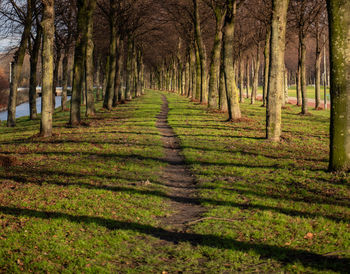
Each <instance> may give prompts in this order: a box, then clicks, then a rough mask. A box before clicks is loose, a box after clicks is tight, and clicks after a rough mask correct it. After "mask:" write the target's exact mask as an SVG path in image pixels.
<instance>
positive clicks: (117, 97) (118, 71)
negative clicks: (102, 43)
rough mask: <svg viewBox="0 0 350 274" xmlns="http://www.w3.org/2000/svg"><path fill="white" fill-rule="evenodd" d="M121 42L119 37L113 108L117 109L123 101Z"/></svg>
mask: <svg viewBox="0 0 350 274" xmlns="http://www.w3.org/2000/svg"><path fill="white" fill-rule="evenodd" d="M121 44H122V43H121V40H120V36H119V35H118V37H117V47H116V50H117V52H116V55H117V59H116V69H115V76H114V81H115V82H114V95H113V104H112V106H113V107H116V106H117V105H118V103H119V102H120V101H121V69H122V68H121V59H122V53H121Z"/></svg>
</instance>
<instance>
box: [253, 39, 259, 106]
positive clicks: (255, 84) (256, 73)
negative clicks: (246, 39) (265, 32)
mask: <svg viewBox="0 0 350 274" xmlns="http://www.w3.org/2000/svg"><path fill="white" fill-rule="evenodd" d="M259 69H260V45H259V44H258V45H257V49H256V60H255V68H254V78H253V90H252V96H251V104H254V103H255V100H256V96H257V93H258V87H259Z"/></svg>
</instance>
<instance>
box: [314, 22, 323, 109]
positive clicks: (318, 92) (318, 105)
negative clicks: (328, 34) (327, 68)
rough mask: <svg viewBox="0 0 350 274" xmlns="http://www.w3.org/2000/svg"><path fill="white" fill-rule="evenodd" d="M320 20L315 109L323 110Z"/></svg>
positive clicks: (317, 26) (317, 31)
mask: <svg viewBox="0 0 350 274" xmlns="http://www.w3.org/2000/svg"><path fill="white" fill-rule="evenodd" d="M318 20H319V19H318V18H317V22H316V62H315V77H316V79H315V109H316V110H317V109H320V108H321V61H322V55H321V47H320V33H319V24H318Z"/></svg>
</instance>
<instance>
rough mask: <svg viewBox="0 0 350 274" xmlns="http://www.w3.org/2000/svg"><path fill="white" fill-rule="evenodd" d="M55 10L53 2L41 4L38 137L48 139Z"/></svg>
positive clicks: (50, 128) (48, 1)
mask: <svg viewBox="0 0 350 274" xmlns="http://www.w3.org/2000/svg"><path fill="white" fill-rule="evenodd" d="M54 18H55V9H54V0H47V1H45V2H44V3H43V17H42V22H41V26H42V29H43V50H42V99H41V100H42V103H41V126H40V135H41V136H43V137H50V136H51V135H52V114H53V112H52V88H53V70H54V60H53V54H54V48H53V47H54V46H53V43H54V37H55V29H54V28H55V26H54V21H55V19H54Z"/></svg>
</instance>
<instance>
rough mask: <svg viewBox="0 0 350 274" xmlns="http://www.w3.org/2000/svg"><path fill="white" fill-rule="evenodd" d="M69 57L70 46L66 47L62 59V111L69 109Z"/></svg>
mask: <svg viewBox="0 0 350 274" xmlns="http://www.w3.org/2000/svg"><path fill="white" fill-rule="evenodd" d="M68 58H69V47H67V48H66V49H65V53H64V57H63V61H62V70H63V77H62V97H61V108H62V111H67V91H68V77H69V74H70V72H69V69H68Z"/></svg>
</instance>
